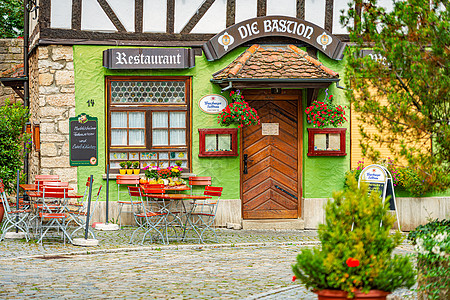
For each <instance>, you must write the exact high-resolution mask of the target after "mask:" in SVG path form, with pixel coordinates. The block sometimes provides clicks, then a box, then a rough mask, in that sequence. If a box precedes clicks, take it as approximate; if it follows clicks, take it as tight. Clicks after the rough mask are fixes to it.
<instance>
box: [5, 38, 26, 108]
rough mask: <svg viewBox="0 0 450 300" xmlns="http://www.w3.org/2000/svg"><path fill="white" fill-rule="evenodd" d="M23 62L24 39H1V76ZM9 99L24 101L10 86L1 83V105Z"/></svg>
mask: <svg viewBox="0 0 450 300" xmlns="http://www.w3.org/2000/svg"><path fill="white" fill-rule="evenodd" d="M22 63H23V40H22V39H0V77H9V76H5V75H3V74H2V73H4V72H5V71H7V70H10V69H11V68H12V67H14V66H16V65H18V64H22ZM6 99H9V100H10V101H12V102H18V101H19V102H22V99H21V98H20V97H19V96H18V95H17V94H16V93H15V92H14V91H13V89H12V88H10V87H5V86H3V85H2V84H0V105H3V104H4V103H5V100H6Z"/></svg>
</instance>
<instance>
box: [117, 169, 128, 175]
mask: <svg viewBox="0 0 450 300" xmlns="http://www.w3.org/2000/svg"><path fill="white" fill-rule="evenodd" d="M119 172H120V175H125V174H127V170H125V169H120V170H119Z"/></svg>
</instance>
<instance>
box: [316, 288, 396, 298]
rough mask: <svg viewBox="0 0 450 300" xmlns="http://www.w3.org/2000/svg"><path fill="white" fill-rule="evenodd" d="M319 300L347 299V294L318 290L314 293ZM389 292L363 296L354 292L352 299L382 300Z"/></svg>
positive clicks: (376, 291)
mask: <svg viewBox="0 0 450 300" xmlns="http://www.w3.org/2000/svg"><path fill="white" fill-rule="evenodd" d="M315 293H316V294H317V296H319V298H318V299H319V300H337V299H348V298H347V295H348V293H347V292H345V291H340V290H320V291H315ZM389 294H390V292H385V291H380V290H370V291H369V293H367V294H365V293H363V292H360V291H356V292H355V297H354V298H353V299H365V300H382V299H386V297H387V295H389Z"/></svg>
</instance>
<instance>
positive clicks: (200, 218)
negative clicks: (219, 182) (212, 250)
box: [190, 186, 223, 243]
mask: <svg viewBox="0 0 450 300" xmlns="http://www.w3.org/2000/svg"><path fill="white" fill-rule="evenodd" d="M222 190H223V188H222V187H214V186H205V191H204V192H203V194H204V195H205V196H211V197H212V198H211V199H206V200H197V201H195V202H194V203H193V205H194V207H193V209H192V212H191V213H190V218H191V222H190V223H191V226H193V227H194V230H195V231H196V232H198V233H199V238H200V241H201V242H202V243H203V242H204V241H205V239H204V235H205V233H206V232H212V234H213V235H214V241H216V242H217V235H216V230H215V228H214V226H213V225H214V220H215V219H216V213H217V207H218V205H219V200H220V196H222Z"/></svg>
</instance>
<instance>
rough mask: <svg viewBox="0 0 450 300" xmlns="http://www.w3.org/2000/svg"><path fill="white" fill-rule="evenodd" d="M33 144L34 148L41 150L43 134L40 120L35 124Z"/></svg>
mask: <svg viewBox="0 0 450 300" xmlns="http://www.w3.org/2000/svg"><path fill="white" fill-rule="evenodd" d="M33 144H34V150H36V151H41V134H40V128H39V123H38V122H34V124H33Z"/></svg>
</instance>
